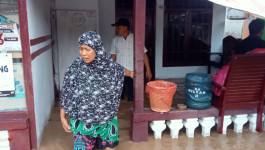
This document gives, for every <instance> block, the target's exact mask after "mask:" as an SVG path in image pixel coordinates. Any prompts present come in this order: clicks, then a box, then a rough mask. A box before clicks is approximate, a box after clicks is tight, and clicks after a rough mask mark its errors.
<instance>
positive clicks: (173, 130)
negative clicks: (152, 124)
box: [167, 119, 183, 139]
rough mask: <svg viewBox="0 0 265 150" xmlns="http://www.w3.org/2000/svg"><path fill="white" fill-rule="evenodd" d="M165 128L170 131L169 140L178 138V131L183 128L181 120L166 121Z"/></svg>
mask: <svg viewBox="0 0 265 150" xmlns="http://www.w3.org/2000/svg"><path fill="white" fill-rule="evenodd" d="M167 126H168V127H169V129H170V136H171V138H172V139H173V138H178V136H179V130H180V129H181V128H182V127H183V120H182V119H176V120H168V121H167Z"/></svg>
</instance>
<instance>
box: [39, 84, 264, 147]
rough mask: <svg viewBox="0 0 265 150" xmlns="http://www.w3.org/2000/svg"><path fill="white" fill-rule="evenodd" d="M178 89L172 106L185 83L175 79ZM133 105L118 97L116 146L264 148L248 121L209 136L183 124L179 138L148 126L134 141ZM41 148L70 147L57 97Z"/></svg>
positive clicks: (180, 96)
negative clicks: (142, 138) (158, 135)
mask: <svg viewBox="0 0 265 150" xmlns="http://www.w3.org/2000/svg"><path fill="white" fill-rule="evenodd" d="M178 82H179V84H178V89H177V92H176V95H175V96H174V102H173V107H175V106H176V104H178V103H183V102H184V97H183V95H184V84H183V81H181V80H180V81H178ZM148 105H149V102H148V99H145V107H148ZM132 107H133V102H128V101H126V100H122V101H121V105H120V108H119V112H118V121H119V122H118V123H119V131H120V144H119V145H118V146H117V147H116V150H125V149H126V150H136V149H139V150H171V149H172V150H173V149H174V150H175V149H185V150H193V149H196V150H200V149H202V150H218V149H219V150H227V149H228V150H229V149H231V150H244V149H253V150H260V149H264V143H265V134H264V133H265V132H262V133H257V132H256V133H253V132H251V131H250V130H249V129H248V124H245V125H244V128H243V133H235V132H234V131H233V124H231V125H230V126H228V129H227V134H226V135H221V134H218V133H217V129H216V125H215V126H214V127H213V128H212V129H211V136H209V137H203V136H202V135H201V127H200V126H199V127H197V128H196V130H195V134H194V135H195V136H194V138H188V137H187V136H186V132H185V128H182V129H181V130H180V132H179V138H178V139H171V137H170V131H169V128H166V130H165V131H163V133H162V139H154V136H153V131H152V130H151V129H150V128H149V134H148V135H149V136H148V142H140V143H135V142H132V141H131V139H130V117H129V116H130V108H132ZM40 150H73V136H72V134H69V133H66V132H64V130H63V128H62V126H61V122H60V117H59V102H58V101H56V104H55V107H54V108H53V110H52V114H51V116H50V120H49V122H48V125H47V126H46V128H45V130H44V133H43V137H42V141H41V144H40Z"/></svg>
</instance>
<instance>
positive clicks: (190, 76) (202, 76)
mask: <svg viewBox="0 0 265 150" xmlns="http://www.w3.org/2000/svg"><path fill="white" fill-rule="evenodd" d="M185 79H186V81H187V80H189V81H193V82H200V83H205V82H211V81H212V78H211V77H210V76H209V75H208V74H207V73H201V72H193V73H187V74H186V77H185Z"/></svg>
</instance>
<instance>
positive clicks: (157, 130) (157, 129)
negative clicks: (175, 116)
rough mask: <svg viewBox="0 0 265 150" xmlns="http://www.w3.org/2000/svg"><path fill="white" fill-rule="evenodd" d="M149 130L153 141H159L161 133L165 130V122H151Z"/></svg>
mask: <svg viewBox="0 0 265 150" xmlns="http://www.w3.org/2000/svg"><path fill="white" fill-rule="evenodd" d="M149 125H150V127H151V129H152V130H153V131H154V137H155V139H161V137H162V132H163V131H164V130H165V129H166V124H165V120H161V121H151V123H150V124H149Z"/></svg>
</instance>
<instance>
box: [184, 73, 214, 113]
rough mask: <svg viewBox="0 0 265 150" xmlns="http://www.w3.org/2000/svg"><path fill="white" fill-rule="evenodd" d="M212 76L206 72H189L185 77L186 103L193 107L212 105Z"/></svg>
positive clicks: (199, 107)
mask: <svg viewBox="0 0 265 150" xmlns="http://www.w3.org/2000/svg"><path fill="white" fill-rule="evenodd" d="M211 82H212V79H211V77H210V76H209V75H208V74H206V73H188V74H186V77H185V104H186V105H187V106H188V107H189V108H192V109H206V108H209V107H210V106H211V99H212V91H211Z"/></svg>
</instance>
